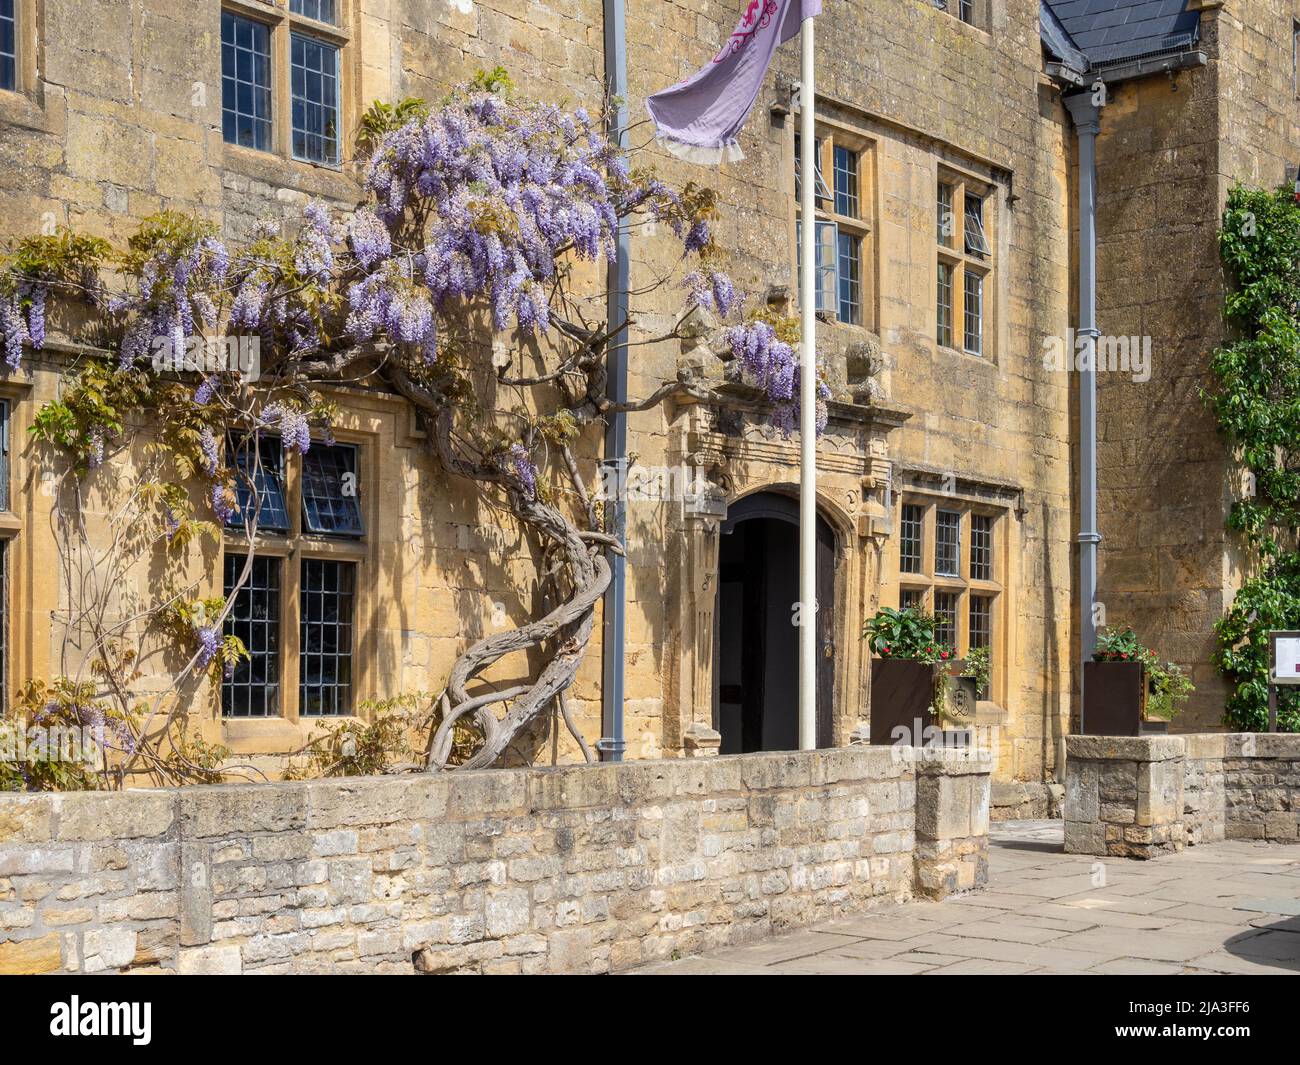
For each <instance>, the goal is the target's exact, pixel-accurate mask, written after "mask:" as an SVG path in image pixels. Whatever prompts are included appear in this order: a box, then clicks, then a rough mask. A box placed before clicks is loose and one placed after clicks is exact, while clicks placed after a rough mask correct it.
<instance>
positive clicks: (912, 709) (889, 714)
mask: <svg viewBox="0 0 1300 1065" xmlns="http://www.w3.org/2000/svg"><path fill="white" fill-rule="evenodd" d="M933 701H934V666H930V665H926V664H925V663H924V662H911V661H907V660H905V659H901V658H873V659H872V660H871V742H872V743H873V744H877V745H879V746H885V747H887V746H890V745H892V744H895V743H897V742H898V737H897V736H896V735H895V734H894V730H895V729H896V728H899V727H900V726H901V727H902V728H905V729H907V731H908V735H910V736H911V737H912V745H913V746H920V745H921V743H922V742H923V737H924V735H925V730H926V729H928V728H930V727H931V726H932V725H934V724H936V722H935V719H934V714H933V713H931V712H930V704H931V703H932V702H933Z"/></svg>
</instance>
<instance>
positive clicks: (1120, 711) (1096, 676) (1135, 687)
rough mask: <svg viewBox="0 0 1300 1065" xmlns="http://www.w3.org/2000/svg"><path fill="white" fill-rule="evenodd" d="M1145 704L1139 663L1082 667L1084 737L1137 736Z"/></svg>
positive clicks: (1144, 681) (1143, 672)
mask: <svg viewBox="0 0 1300 1065" xmlns="http://www.w3.org/2000/svg"><path fill="white" fill-rule="evenodd" d="M1146 705H1147V677H1146V667H1145V666H1144V665H1143V664H1142V663H1141V662H1085V663H1084V664H1083V728H1082V729H1081V731H1082V733H1083V734H1084V735H1085V736H1138V735H1140V734H1141V732H1142V719H1143V716H1144V714H1145V711H1146Z"/></svg>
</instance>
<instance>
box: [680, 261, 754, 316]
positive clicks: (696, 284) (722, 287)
mask: <svg viewBox="0 0 1300 1065" xmlns="http://www.w3.org/2000/svg"><path fill="white" fill-rule="evenodd" d="M682 286H683V287H684V288H685V289H686V302H687V303H688V304H690V305H691V306H695V307H701V308H703V309H705V310H710V311H716V312H717V314H718V316H719V317H721V318H727V317H729V316H730V315H731V312H732V311H733V310H737V309H739V308H740V306H741V305H742V304H743V303H744V300H743V298H742V297H740V296H738V295H737V294H736V289H735V286H734V285H733V284H732V282H731V278H730V277H728V276H727V275H726V274H724V273H722V272H721V271H720V270H710V271H708V272H707V273H706V272H704V271H702V270H693V271H691V272H690V273H689V274H687V275H686V276H685V277H684V278H683V279H682Z"/></svg>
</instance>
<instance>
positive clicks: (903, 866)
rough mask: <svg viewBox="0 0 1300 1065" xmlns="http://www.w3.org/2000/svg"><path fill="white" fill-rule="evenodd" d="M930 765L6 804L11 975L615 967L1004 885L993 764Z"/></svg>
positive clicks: (0, 824) (744, 762)
mask: <svg viewBox="0 0 1300 1065" xmlns="http://www.w3.org/2000/svg"><path fill="white" fill-rule="evenodd" d="M910 753H911V752H910V749H907V748H902V749H899V748H878V747H876V748H873V747H851V748H847V749H840V750H829V751H818V752H804V753H791V754H760V755H737V756H734V757H722V758H707V759H689V760H674V761H658V762H630V763H624V764H621V765H606V766H593V767H570V768H560V769H552V770H545V769H520V770H488V771H483V772H475V773H464V774H458V773H452V774H446V775H439V776H404V777H392V778H386V777H374V778H356V779H340V780H325V781H312V782H303V783H277V784H267V785H240V786H218V787H195V788H184V789H171V790H158V791H135V792H125V793H116V794H114V793H89V794H66V795H48V794H42V795H0V973H5V972H8V973H12V972H23V973H30V972H53V971H74V972H101V971H117V972H122V971H127V970H152V971H167V972H172V971H179V972H181V973H199V972H209V973H240V972H254V971H259V972H261V971H267V972H322V971H365V972H407V973H409V972H413V971H419V972H482V973H497V972H500V973H516V972H604V971H608V970H611V969H619V968H625V967H627V966H630V965H635V964H637V963H638V962H642V961H647V960H651V959H655V958H663V957H666V956H668V955H670V954H671V953H673V952H674V951H680V952H692V951H697V950H704V949H707V948H711V947H716V946H721V945H724V944H730V943H736V942H740V941H743V940H747V939H753V938H756V937H760V936H763V935H766V934H768V933H770V932H772V931H775V930H778V929H783V928H789V927H793V926H797V925H802V924H807V923H809V922H812V921H816V920H820V919H823V918H826V917H830V916H833V915H835V914H840V913H848V912H853V911H858V910H862V909H865V908H867V907H870V906H872V905H876V904H879V903H884V902H891V901H901V900H904V899H908V898H910V897H912V895H913V893H914V892H916V891H921V890H923V891H924V893H925V894H927V895H929V896H931V897H943V896H944V895H946V894H950V893H951V892H953V891H957V890H965V889H970V888H974V887H976V886H979V885H981V884H982V883H983V882H984V879H985V877H986V875H987V874H986V868H987V864H986V859H985V847H986V835H987V825H988V765H987V763H985V762H981V761H974V760H971V759H966V758H962V757H960V756H959V755H958V753H957V752H944V753H937V754H935V755H933V756H932V757H929V758H926V759H924V760H923V761H922V762H921V763H920V765H919V766H915V765H913V764H912V763H911V762H910V761H909V760H908V759H907V758H906V757H900V754H901V755H910ZM918 780H919V781H920V786H919V787H918Z"/></svg>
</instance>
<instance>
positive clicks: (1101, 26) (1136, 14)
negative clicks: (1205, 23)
mask: <svg viewBox="0 0 1300 1065" xmlns="http://www.w3.org/2000/svg"><path fill="white" fill-rule="evenodd" d="M1186 8H1187V0H1042V9H1043V11H1042V16H1043V17H1042V20H1041V28H1042V35H1043V40H1044V42H1045V43H1046V44H1047V46H1048V48H1049V49H1050V50H1051V51H1052V52H1053V53H1054V54H1055V55H1056V56H1057V57H1058V58H1061V59H1064V60H1066V61H1067V62H1071V61H1072V60H1073V58H1074V57H1073V56H1072V55H1070V54H1068V53H1069V52H1071V51H1073V50H1076V49H1077V51H1078V52H1082V53H1083V55H1084V56H1086V57H1087V59H1088V66H1089V68H1090V69H1096V68H1098V67H1102V66H1110V65H1112V64H1115V63H1121V62H1126V61H1128V60H1131V59H1138V58H1140V57H1143V56H1151V55H1160V54H1162V53H1167V52H1180V51H1184V50H1186V49H1188V48H1190V47H1191V46H1192V45H1194V44H1195V43H1196V40H1197V38H1198V36H1199V34H1200V15H1199V13H1197V12H1196V11H1188V10H1186ZM1061 31H1064V34H1065V38H1066V39H1065V40H1061ZM1072 65H1073V64H1072Z"/></svg>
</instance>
